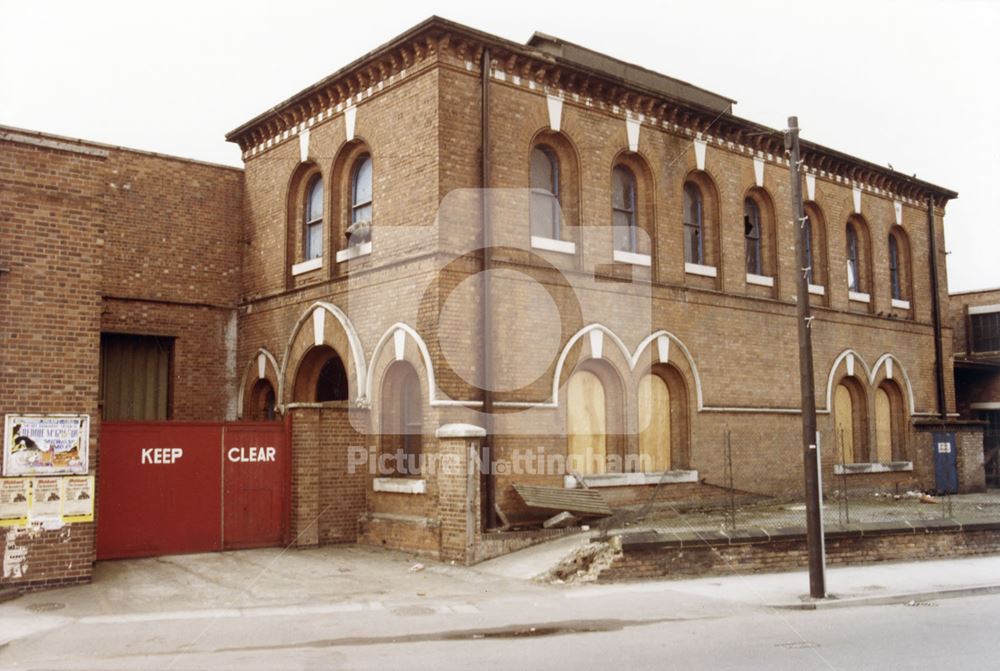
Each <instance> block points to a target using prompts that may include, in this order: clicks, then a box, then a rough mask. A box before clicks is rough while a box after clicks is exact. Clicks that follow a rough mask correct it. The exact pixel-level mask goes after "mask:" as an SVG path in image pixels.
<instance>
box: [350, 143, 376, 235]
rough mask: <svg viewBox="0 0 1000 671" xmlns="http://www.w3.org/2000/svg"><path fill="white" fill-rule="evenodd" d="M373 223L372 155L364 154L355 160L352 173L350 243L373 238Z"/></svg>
mask: <svg viewBox="0 0 1000 671" xmlns="http://www.w3.org/2000/svg"><path fill="white" fill-rule="evenodd" d="M371 224H372V157H371V154H362V155H361V156H359V157H358V158H357V160H355V162H354V170H353V171H352V173H351V224H350V226H348V228H347V237H348V240H349V244H352V245H356V244H360V243H362V242H367V241H369V240H370V239H371Z"/></svg>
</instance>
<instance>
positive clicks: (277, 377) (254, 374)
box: [236, 347, 284, 419]
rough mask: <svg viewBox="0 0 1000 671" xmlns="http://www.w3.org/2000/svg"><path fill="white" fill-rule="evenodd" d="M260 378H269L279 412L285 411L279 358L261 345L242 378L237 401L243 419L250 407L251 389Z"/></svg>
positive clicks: (247, 365)
mask: <svg viewBox="0 0 1000 671" xmlns="http://www.w3.org/2000/svg"><path fill="white" fill-rule="evenodd" d="M262 373H263V374H262ZM259 380H267V381H268V382H270V383H271V386H272V387H273V388H274V395H275V399H276V401H277V405H278V409H279V412H284V403H283V399H284V386H283V384H282V376H281V369H280V367H279V366H278V360H277V359H275V358H274V355H273V354H271V352H269V351H268V350H267V349H265V348H263V347H261V348H260V349H258V350H257V351H256V352H255V353H254V355H253V356H252V357H250V359H249V360H248V361H247V363H246V365H245V366H244V367H243V377H242V378H241V379H240V390H239V394H238V396H237V403H236V407H237V413H238V414H237V416H238V417H239V418H241V419H242V418H243V416H244V415H245V414H246V413H247V410H248V409H249V406H248V405H247V403H248V402H249V401H250V400H251V399H250V396H251V391H252V389H253V387H254V385H255V384H256V383H257V382H258V381H259Z"/></svg>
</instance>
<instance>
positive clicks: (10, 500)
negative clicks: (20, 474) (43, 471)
mask: <svg viewBox="0 0 1000 671" xmlns="http://www.w3.org/2000/svg"><path fill="white" fill-rule="evenodd" d="M30 499H31V479H30V478H3V479H0V526H2V527H9V526H19V527H21V526H24V525H25V524H27V523H28V505H29V503H30Z"/></svg>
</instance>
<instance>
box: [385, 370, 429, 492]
mask: <svg viewBox="0 0 1000 671" xmlns="http://www.w3.org/2000/svg"><path fill="white" fill-rule="evenodd" d="M423 410H424V406H423V394H422V393H421V390H420V376H419V375H417V371H416V370H415V369H414V368H413V366H411V365H410V364H409V363H407V362H406V361H397V362H395V363H393V364H392V365H391V366H389V369H388V370H387V371H386V373H385V378H384V379H383V382H382V405H381V443H382V461H384V463H385V464H386V466H388V467H389V469H390V472H389V473H387V475H393V476H407V475H409V476H418V475H420V457H421V453H422V451H423Z"/></svg>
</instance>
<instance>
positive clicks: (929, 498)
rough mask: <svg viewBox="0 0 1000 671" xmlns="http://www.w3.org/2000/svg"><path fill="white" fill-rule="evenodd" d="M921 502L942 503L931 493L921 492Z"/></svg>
mask: <svg viewBox="0 0 1000 671" xmlns="http://www.w3.org/2000/svg"><path fill="white" fill-rule="evenodd" d="M920 502H921V503H941V502H940V501H939V500H937V499H936V498H934V497H933V496H931V495H930V494H921V495H920Z"/></svg>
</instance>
